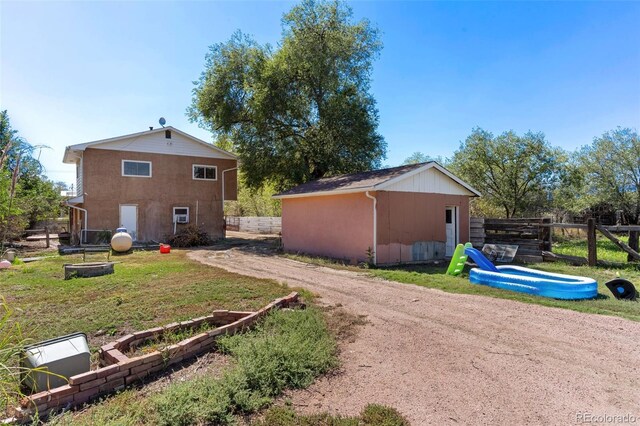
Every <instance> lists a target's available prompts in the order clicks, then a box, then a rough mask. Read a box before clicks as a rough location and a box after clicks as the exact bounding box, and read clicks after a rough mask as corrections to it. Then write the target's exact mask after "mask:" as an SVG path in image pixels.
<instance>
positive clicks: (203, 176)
mask: <svg viewBox="0 0 640 426" xmlns="http://www.w3.org/2000/svg"><path fill="white" fill-rule="evenodd" d="M193 178H194V179H196V180H217V179H218V168H217V167H216V166H204V165H199V164H194V165H193Z"/></svg>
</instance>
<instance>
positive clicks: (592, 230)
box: [587, 217, 598, 266]
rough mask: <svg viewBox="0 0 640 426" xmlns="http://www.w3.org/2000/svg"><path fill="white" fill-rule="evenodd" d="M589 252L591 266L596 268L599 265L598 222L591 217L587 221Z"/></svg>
mask: <svg viewBox="0 0 640 426" xmlns="http://www.w3.org/2000/svg"><path fill="white" fill-rule="evenodd" d="M587 250H588V252H589V255H588V260H589V266H596V264H597V263H598V253H597V245H596V220H595V219H594V218H592V217H590V218H589V219H588V220H587Z"/></svg>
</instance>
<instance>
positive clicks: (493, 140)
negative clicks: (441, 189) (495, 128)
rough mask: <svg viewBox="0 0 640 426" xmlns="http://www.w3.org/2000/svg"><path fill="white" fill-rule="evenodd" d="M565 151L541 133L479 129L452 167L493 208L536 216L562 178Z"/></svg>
mask: <svg viewBox="0 0 640 426" xmlns="http://www.w3.org/2000/svg"><path fill="white" fill-rule="evenodd" d="M563 161H564V158H563V152H562V151H561V150H560V149H558V148H553V147H551V146H550V145H549V144H548V143H547V141H546V140H545V137H544V134H542V133H532V132H529V133H526V134H524V135H523V136H518V135H517V134H515V133H514V132H513V131H509V132H505V133H503V134H501V135H499V136H493V134H491V133H489V132H487V131H485V130H482V129H480V128H476V129H474V130H473V132H472V133H471V135H469V137H467V139H466V140H465V141H464V142H463V143H462V144H461V145H460V148H459V149H458V150H457V151H456V152H455V154H454V156H453V159H452V163H451V164H450V165H449V167H450V168H451V169H452V171H454V173H456V174H457V175H458V176H460V177H461V178H462V179H464V180H465V181H467V182H468V183H469V184H471V185H472V186H474V187H475V188H476V189H478V190H479V191H480V192H481V193H482V195H483V201H482V202H483V203H486V207H487V209H488V210H489V211H492V212H495V211H496V209H497V208H499V209H501V210H502V212H503V214H504V215H505V216H506V217H514V216H518V215H523V214H527V213H529V214H531V213H534V214H537V213H539V212H540V210H541V209H542V208H544V207H545V206H546V205H547V203H548V201H549V200H550V198H551V197H550V196H551V192H552V190H553V189H554V187H555V185H556V184H557V182H558V180H559V171H560V169H561V167H562V163H563Z"/></svg>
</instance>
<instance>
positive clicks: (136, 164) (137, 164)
mask: <svg viewBox="0 0 640 426" xmlns="http://www.w3.org/2000/svg"><path fill="white" fill-rule="evenodd" d="M122 174H123V175H124V176H147V177H150V176H151V163H150V162H148V161H128V160H125V161H123V163H122Z"/></svg>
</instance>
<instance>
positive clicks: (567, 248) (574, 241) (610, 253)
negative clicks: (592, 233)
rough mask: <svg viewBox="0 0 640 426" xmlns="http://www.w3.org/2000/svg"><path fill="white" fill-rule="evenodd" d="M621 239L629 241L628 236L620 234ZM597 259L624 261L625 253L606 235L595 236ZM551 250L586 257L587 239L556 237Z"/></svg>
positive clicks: (625, 259) (625, 258)
mask: <svg viewBox="0 0 640 426" xmlns="http://www.w3.org/2000/svg"><path fill="white" fill-rule="evenodd" d="M619 238H620V240H621V241H623V242H624V243H627V244H628V243H629V237H628V236H620V237H619ZM596 244H597V253H598V260H605V261H608V262H617V263H626V262H627V253H626V252H624V251H622V250H621V249H620V248H619V247H618V246H616V245H615V244H614V243H613V241H611V240H610V239H608V238H606V237H601V236H598V238H597V242H596ZM553 252H554V253H557V254H564V255H568V256H580V257H585V258H586V257H587V254H588V251H587V240H586V238H558V239H557V242H554V244H553Z"/></svg>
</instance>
